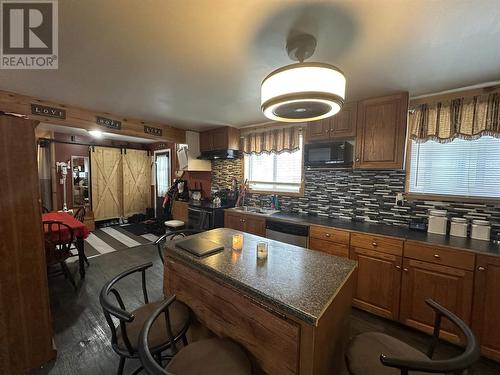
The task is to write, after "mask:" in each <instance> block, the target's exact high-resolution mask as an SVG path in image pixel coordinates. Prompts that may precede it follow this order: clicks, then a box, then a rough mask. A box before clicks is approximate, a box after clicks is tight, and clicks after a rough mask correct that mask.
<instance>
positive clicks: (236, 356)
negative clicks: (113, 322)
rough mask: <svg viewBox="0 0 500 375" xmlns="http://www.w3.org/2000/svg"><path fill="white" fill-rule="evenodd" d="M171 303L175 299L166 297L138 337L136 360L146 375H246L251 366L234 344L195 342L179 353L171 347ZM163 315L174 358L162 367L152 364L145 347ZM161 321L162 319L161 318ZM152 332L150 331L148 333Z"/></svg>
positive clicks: (208, 340)
mask: <svg viewBox="0 0 500 375" xmlns="http://www.w3.org/2000/svg"><path fill="white" fill-rule="evenodd" d="M173 303H175V296H173V297H170V298H169V299H168V300H167V301H165V302H163V303H162V305H161V306H160V307H159V308H158V309H157V310H156V311H155V312H154V313H153V314H152V315H151V316H150V317H149V319H148V320H147V321H146V323H144V326H143V328H142V331H141V335H140V338H139V359H140V360H141V363H142V366H143V367H144V369H145V370H146V373H148V374H149V375H170V374H182V375H198V374H204V375H216V374H217V375H221V374H231V375H249V374H252V364H251V362H250V359H249V358H248V356H247V354H246V352H245V351H244V350H243V349H242V348H241V347H240V346H239V345H238V344H236V343H234V342H232V341H230V340H228V339H221V338H214V339H207V340H200V341H196V342H194V343H192V344H189V345H187V346H185V347H183V348H182V349H181V350H180V351H179V352H177V348H176V346H175V341H174V336H173V335H172V331H171V329H170V316H171V312H170V310H171V309H170V308H169V306H170V305H172V304H173ZM162 313H163V314H164V315H165V319H164V320H165V321H166V322H167V332H168V334H169V340H170V343H171V344H170V348H171V350H172V351H173V354H174V357H173V358H172V360H170V362H169V363H168V364H167V366H166V367H165V368H163V365H162V363H161V360H160V361H158V362H157V361H155V360H154V358H153V355H152V354H151V352H150V350H149V346H148V336H149V333H150V331H151V326H153V324H155V321H156V319H157V318H158V317H159V316H160V315H161V314H162ZM162 320H163V319H162ZM151 332H153V331H151Z"/></svg>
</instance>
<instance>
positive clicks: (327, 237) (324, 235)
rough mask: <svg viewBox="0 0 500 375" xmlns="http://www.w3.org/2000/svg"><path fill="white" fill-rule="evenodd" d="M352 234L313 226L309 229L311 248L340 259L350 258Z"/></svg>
mask: <svg viewBox="0 0 500 375" xmlns="http://www.w3.org/2000/svg"><path fill="white" fill-rule="evenodd" d="M349 238H350V233H349V232H347V231H345V230H340V229H335V228H329V227H324V226H320V225H311V226H310V227H309V248H310V249H311V250H318V251H323V252H325V253H328V254H332V255H336V256H339V257H345V258H347V257H349Z"/></svg>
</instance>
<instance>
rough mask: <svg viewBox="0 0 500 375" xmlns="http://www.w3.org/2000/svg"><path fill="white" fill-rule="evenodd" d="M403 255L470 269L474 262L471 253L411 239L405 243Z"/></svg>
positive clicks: (472, 267)
mask: <svg viewBox="0 0 500 375" xmlns="http://www.w3.org/2000/svg"><path fill="white" fill-rule="evenodd" d="M405 257H406V258H412V259H417V260H422V261H425V262H430V263H436V264H442V265H444V266H449V267H457V268H462V269H465V270H470V271H472V270H474V264H475V255H474V254H472V253H467V252H463V251H460V250H453V249H446V248H442V247H438V246H431V245H427V244H422V243H419V242H412V241H407V242H406V243H405Z"/></svg>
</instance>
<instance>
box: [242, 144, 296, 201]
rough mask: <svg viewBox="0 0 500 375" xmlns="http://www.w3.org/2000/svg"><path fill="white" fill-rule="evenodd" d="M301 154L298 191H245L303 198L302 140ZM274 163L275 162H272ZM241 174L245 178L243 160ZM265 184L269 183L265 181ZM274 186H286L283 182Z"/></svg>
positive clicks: (250, 189)
mask: <svg viewBox="0 0 500 375" xmlns="http://www.w3.org/2000/svg"><path fill="white" fill-rule="evenodd" d="M300 152H301V159H302V162H301V165H300V168H301V173H300V186H299V191H298V192H291V191H272V190H271V191H267V190H254V189H252V188H250V187H249V188H248V189H247V191H248V192H249V193H251V194H262V195H279V196H289V197H303V196H304V190H305V180H304V141H303V140H302V147H301V149H300ZM245 156H246V155H244V156H243V158H245ZM274 162H275V163H276V160H275V161H274ZM242 164H243V165H242V167H241V169H242V172H243V178H245V159H243V163H242ZM249 182H250V181H249ZM252 182H259V181H252ZM265 183H269V182H267V181H265ZM275 184H277V185H279V184H286V183H285V182H275Z"/></svg>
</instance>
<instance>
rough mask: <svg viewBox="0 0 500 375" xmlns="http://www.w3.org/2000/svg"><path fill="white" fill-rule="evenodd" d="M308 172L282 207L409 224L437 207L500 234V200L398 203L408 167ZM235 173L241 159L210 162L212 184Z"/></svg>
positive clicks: (254, 198)
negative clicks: (487, 225)
mask: <svg viewBox="0 0 500 375" xmlns="http://www.w3.org/2000/svg"><path fill="white" fill-rule="evenodd" d="M304 176H305V194H304V196H303V197H288V196H280V202H281V208H282V209H283V210H286V211H289V212H296V213H305V214H313V215H319V216H325V217H332V218H339V217H340V218H346V219H353V218H355V219H357V220H360V221H370V222H378V223H384V224H388V225H400V226H405V225H407V224H408V223H409V222H410V220H412V219H423V220H427V213H428V210H429V209H432V208H438V209H445V210H447V211H448V216H450V217H465V218H468V219H476V218H477V219H483V220H488V221H490V222H491V225H492V228H491V229H492V238H494V239H497V238H500V206H499V205H492V204H478V203H462V202H437V201H408V202H405V203H404V205H403V206H397V205H396V204H395V203H396V202H395V200H396V193H399V192H403V191H404V188H405V172H404V171H400V170H381V171H361V170H348V171H346V170H335V169H311V170H306V171H305V173H304ZM233 177H235V178H237V179H238V181H241V180H242V178H243V168H242V160H215V161H213V162H212V184H213V186H218V187H221V188H222V187H230V186H231V180H232V178H233ZM245 204H248V205H264V206H267V205H269V204H270V198H269V196H268V195H261V194H248V196H247V198H246V199H245Z"/></svg>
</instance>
